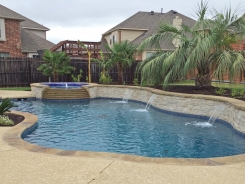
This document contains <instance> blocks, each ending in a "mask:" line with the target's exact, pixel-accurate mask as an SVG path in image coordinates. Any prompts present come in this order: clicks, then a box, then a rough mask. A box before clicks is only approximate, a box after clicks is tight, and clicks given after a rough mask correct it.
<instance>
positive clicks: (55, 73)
mask: <svg viewBox="0 0 245 184" xmlns="http://www.w3.org/2000/svg"><path fill="white" fill-rule="evenodd" d="M54 82H58V74H57V72H54Z"/></svg>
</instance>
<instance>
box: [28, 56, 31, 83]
mask: <svg viewBox="0 0 245 184" xmlns="http://www.w3.org/2000/svg"><path fill="white" fill-rule="evenodd" d="M28 70H29V84H31V83H32V80H31V79H32V77H31V76H32V73H31V58H28Z"/></svg>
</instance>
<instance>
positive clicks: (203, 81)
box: [195, 73, 212, 87]
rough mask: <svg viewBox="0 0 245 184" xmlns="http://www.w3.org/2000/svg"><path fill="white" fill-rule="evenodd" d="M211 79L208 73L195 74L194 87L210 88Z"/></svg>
mask: <svg viewBox="0 0 245 184" xmlns="http://www.w3.org/2000/svg"><path fill="white" fill-rule="evenodd" d="M211 82H212V81H211V79H210V75H209V73H206V74H197V76H196V79H195V85H196V86H197V87H210V86H211Z"/></svg>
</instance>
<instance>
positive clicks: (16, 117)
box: [0, 113, 25, 127]
mask: <svg viewBox="0 0 245 184" xmlns="http://www.w3.org/2000/svg"><path fill="white" fill-rule="evenodd" d="M6 116H8V117H9V119H11V120H12V121H13V122H14V125H13V126H15V125H17V124H19V123H20V122H22V121H23V120H24V119H25V117H24V116H21V115H17V114H11V113H7V114H6ZM0 127H6V126H1V125H0Z"/></svg>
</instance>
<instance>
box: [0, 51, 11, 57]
mask: <svg viewBox="0 0 245 184" xmlns="http://www.w3.org/2000/svg"><path fill="white" fill-rule="evenodd" d="M0 57H9V53H8V52H0Z"/></svg>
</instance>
